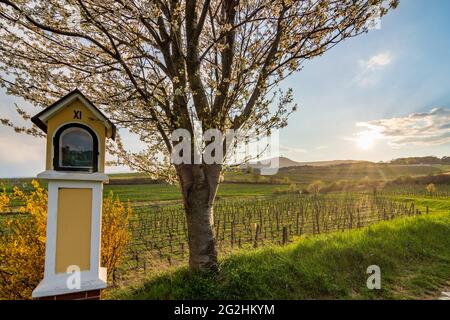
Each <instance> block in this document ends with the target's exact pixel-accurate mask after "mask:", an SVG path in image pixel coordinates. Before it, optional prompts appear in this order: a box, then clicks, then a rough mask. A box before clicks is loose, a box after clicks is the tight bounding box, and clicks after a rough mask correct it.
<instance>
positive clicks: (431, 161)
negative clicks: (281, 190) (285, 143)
mask: <svg viewBox="0 0 450 320" xmlns="http://www.w3.org/2000/svg"><path fill="white" fill-rule="evenodd" d="M273 160H276V158H272V159H271V161H273ZM278 161H279V162H278V167H279V168H289V167H302V166H312V167H325V166H337V165H348V164H376V162H372V161H365V160H326V161H304V162H299V161H294V160H292V159H289V158H287V157H278ZM268 163H269V162H268V160H262V161H255V162H250V163H249V164H248V165H246V166H245V165H244V166H241V167H244V168H246V167H251V168H261V167H265V166H267V165H268ZM382 163H383V162H382ZM385 163H387V164H393V165H436V164H442V165H450V157H442V158H438V157H433V156H428V157H409V158H398V159H394V160H391V161H389V162H385Z"/></svg>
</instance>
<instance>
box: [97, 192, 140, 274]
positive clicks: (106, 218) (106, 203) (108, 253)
mask: <svg viewBox="0 0 450 320" xmlns="http://www.w3.org/2000/svg"><path fill="white" fill-rule="evenodd" d="M131 213H132V209H131V206H130V204H129V203H128V204H127V206H126V207H125V205H124V204H123V203H122V202H121V201H120V200H119V198H116V199H114V196H113V193H112V192H111V193H110V194H109V197H108V198H106V199H105V200H103V211H102V244H101V245H102V249H101V259H102V266H103V267H105V268H107V269H108V277H109V278H112V279H114V276H115V272H116V270H117V267H118V266H119V263H120V258H121V256H122V253H123V250H124V249H125V247H126V244H127V243H128V240H129V239H130V231H129V228H128V221H129V218H130V216H131Z"/></svg>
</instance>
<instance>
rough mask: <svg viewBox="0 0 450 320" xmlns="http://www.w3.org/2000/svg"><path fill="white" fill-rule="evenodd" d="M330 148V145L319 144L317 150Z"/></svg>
mask: <svg viewBox="0 0 450 320" xmlns="http://www.w3.org/2000/svg"><path fill="white" fill-rule="evenodd" d="M326 149H328V146H317V147H316V150H326Z"/></svg>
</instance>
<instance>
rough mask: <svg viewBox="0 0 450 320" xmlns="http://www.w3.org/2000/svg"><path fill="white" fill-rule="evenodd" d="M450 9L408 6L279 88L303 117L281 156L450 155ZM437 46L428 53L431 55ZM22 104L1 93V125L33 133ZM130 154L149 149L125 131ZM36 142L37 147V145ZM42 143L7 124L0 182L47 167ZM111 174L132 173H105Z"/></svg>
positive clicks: (283, 138) (440, 3)
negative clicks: (289, 92) (449, 33)
mask: <svg viewBox="0 0 450 320" xmlns="http://www.w3.org/2000/svg"><path fill="white" fill-rule="evenodd" d="M446 12H450V2H449V1H446V0H436V1H435V2H433V5H432V6H430V5H429V4H428V3H427V2H424V1H417V0H411V1H403V2H401V3H400V6H399V8H398V9H397V10H394V11H393V12H390V13H389V14H388V15H387V16H386V17H384V18H383V19H382V21H381V25H380V29H378V30H371V31H370V32H369V33H368V34H365V35H361V36H359V37H357V38H354V39H350V40H348V41H345V42H343V43H342V44H340V45H339V46H337V47H336V48H333V50H331V51H330V52H327V53H326V54H325V55H324V56H321V57H318V58H316V59H313V60H310V61H307V62H306V63H305V64H304V66H303V69H302V70H301V71H300V72H297V73H295V74H293V75H292V76H291V77H290V78H288V79H287V80H285V81H284V82H283V83H282V84H281V85H280V88H281V89H283V90H286V89H287V88H292V89H293V94H294V102H295V103H297V104H298V105H299V110H298V111H297V112H296V113H294V114H293V115H292V116H291V117H290V119H289V121H288V126H287V127H286V128H284V129H282V130H281V131H280V153H279V154H282V155H283V156H286V157H288V158H289V159H295V160H294V161H297V162H312V161H314V162H317V161H336V160H357V161H371V162H380V161H383V162H387V161H390V160H393V159H397V158H405V157H423V156H436V157H439V158H442V157H444V156H448V155H450V81H449V76H448V75H449V74H450V38H448V37H446V30H449V29H450V19H448V17H447V15H446ZM430 48H431V50H430ZM14 104H18V105H19V106H20V107H23V108H24V109H25V110H27V111H29V112H30V114H31V115H34V114H36V113H38V111H40V110H37V108H35V107H32V106H31V105H30V104H28V103H26V102H25V101H24V100H22V99H19V98H17V97H12V96H8V95H6V93H5V90H4V89H3V88H2V89H0V118H3V117H7V118H10V119H12V120H14V121H16V122H18V123H19V124H23V125H25V126H29V125H30V123H29V122H25V121H23V119H20V117H19V116H18V115H17V113H16V112H15V110H14V109H15V108H14ZM120 132H121V135H122V140H123V143H124V145H125V147H126V148H127V149H128V150H130V151H133V152H136V151H139V150H141V149H142V144H141V143H140V142H139V137H137V136H135V135H133V134H130V133H127V132H125V131H124V130H121V131H120ZM36 139H37V140H36ZM44 158H45V141H44V139H38V138H34V137H31V136H26V135H19V134H16V133H15V132H14V131H13V130H12V129H10V128H7V127H4V126H0V164H1V166H0V177H30V176H36V174H38V173H39V172H41V171H43V170H44V163H45V160H44ZM106 171H107V172H108V173H127V172H132V171H131V170H129V169H127V168H125V167H107V170H106Z"/></svg>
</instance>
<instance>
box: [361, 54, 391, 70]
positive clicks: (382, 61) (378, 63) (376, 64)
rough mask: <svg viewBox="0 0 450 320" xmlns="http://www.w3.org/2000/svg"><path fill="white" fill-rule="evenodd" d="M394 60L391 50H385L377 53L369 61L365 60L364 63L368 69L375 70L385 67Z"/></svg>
mask: <svg viewBox="0 0 450 320" xmlns="http://www.w3.org/2000/svg"><path fill="white" fill-rule="evenodd" d="M391 62H392V55H391V53H390V52H384V53H380V54H377V55H375V56H373V57H371V58H370V59H369V60H367V61H363V62H362V64H363V65H364V67H365V69H366V70H369V71H373V70H377V69H380V68H383V67H385V66H387V65H388V64H390V63H391Z"/></svg>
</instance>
